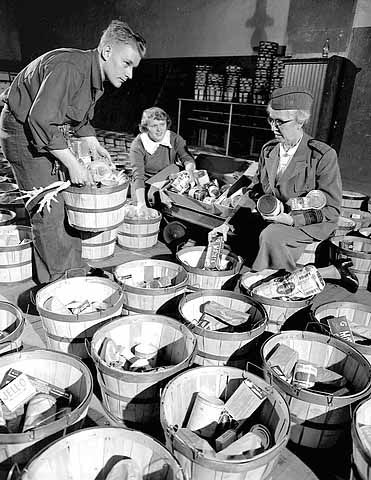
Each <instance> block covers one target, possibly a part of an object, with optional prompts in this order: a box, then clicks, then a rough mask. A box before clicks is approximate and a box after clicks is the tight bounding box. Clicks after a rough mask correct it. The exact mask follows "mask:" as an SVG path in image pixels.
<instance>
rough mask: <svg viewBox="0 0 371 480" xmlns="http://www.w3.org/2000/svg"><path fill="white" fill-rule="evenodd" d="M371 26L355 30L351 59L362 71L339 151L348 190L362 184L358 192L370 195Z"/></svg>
mask: <svg viewBox="0 0 371 480" xmlns="http://www.w3.org/2000/svg"><path fill="white" fill-rule="evenodd" d="M370 53H371V27H360V28H354V29H353V36H352V40H351V43H350V49H349V58H350V59H351V60H352V61H353V62H354V64H355V65H357V66H358V68H359V69H360V71H359V72H358V74H357V76H356V81H355V86H354V90H353V96H352V102H351V105H350V110H349V113H348V117H347V123H346V126H345V131H344V135H343V142H342V146H341V150H340V157H339V158H340V167H341V172H342V177H343V182H344V185H345V187H346V185H347V184H349V183H350V182H351V184H353V185H354V183H355V182H358V183H359V190H360V191H361V192H363V193H366V194H369V195H371V158H370V153H371V55H370Z"/></svg>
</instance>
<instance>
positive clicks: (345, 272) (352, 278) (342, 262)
mask: <svg viewBox="0 0 371 480" xmlns="http://www.w3.org/2000/svg"><path fill="white" fill-rule="evenodd" d="M334 266H335V267H336V269H337V271H338V272H339V273H340V280H339V284H340V285H341V286H342V287H344V288H345V289H346V290H348V291H349V292H351V293H356V291H357V290H358V286H359V282H358V278H357V276H356V275H355V274H354V273H353V272H351V271H350V270H349V267H351V266H353V262H352V260H351V259H350V258H339V259H338V260H336V261H335V263H334Z"/></svg>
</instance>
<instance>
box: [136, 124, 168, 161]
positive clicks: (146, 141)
mask: <svg viewBox="0 0 371 480" xmlns="http://www.w3.org/2000/svg"><path fill="white" fill-rule="evenodd" d="M140 139H141V140H142V143H143V147H144V149H145V150H146V152H148V153H149V154H150V155H153V154H154V153H155V151H156V150H157V149H158V147H159V146H160V145H162V146H164V147H168V148H171V143H170V130H166V132H165V135H164V138H163V139H162V140H161V141H160V142H154V141H153V140H151V139H150V138H149V136H148V133H147V132H143V133H141V134H140Z"/></svg>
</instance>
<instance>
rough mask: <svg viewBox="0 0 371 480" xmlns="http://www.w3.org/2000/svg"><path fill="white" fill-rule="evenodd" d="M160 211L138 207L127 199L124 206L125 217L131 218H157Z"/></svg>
mask: <svg viewBox="0 0 371 480" xmlns="http://www.w3.org/2000/svg"><path fill="white" fill-rule="evenodd" d="M159 216H160V213H159V212H158V211H157V210H155V209H154V208H140V207H138V206H137V205H135V204H134V203H131V201H128V202H127V204H126V205H125V207H124V217H125V219H131V220H150V219H154V218H159Z"/></svg>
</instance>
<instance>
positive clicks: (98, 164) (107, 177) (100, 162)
mask: <svg viewBox="0 0 371 480" xmlns="http://www.w3.org/2000/svg"><path fill="white" fill-rule="evenodd" d="M87 168H88V170H89V171H90V173H91V175H92V177H93V180H94V182H95V184H96V186H97V187H100V186H102V187H114V186H116V185H124V184H128V183H129V177H128V176H127V175H126V173H125V172H123V171H122V170H121V171H120V170H117V169H116V166H115V164H114V163H112V162H111V161H109V160H107V159H106V158H104V157H100V158H99V159H97V160H93V161H92V162H90V163H89V164H88V165H87Z"/></svg>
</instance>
